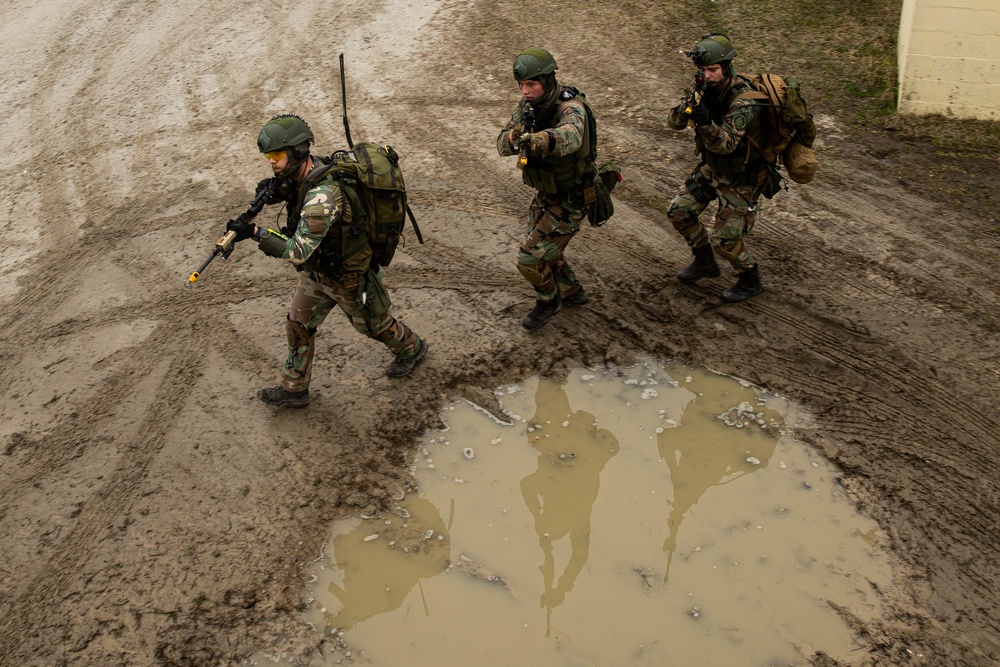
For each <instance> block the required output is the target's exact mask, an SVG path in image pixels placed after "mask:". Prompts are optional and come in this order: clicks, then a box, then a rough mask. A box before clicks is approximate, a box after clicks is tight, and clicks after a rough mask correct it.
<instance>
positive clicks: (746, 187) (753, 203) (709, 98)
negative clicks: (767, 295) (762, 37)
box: [667, 34, 773, 302]
mask: <svg viewBox="0 0 1000 667" xmlns="http://www.w3.org/2000/svg"><path fill="white" fill-rule="evenodd" d="M686 55H687V56H688V57H689V58H691V60H692V62H693V63H694V64H695V66H696V67H697V68H698V73H697V74H696V76H695V81H694V83H693V84H692V86H691V87H690V88H689V89H688V91H687V94H686V95H685V96H684V98H683V99H682V100H681V102H680V104H678V105H677V106H676V107H674V109H673V110H672V112H671V114H670V118H669V119H668V121H667V123H668V125H669V126H670V127H671V128H673V129H674V130H683V129H685V128H687V127H688V126H689V125H693V126H694V129H695V146H696V148H697V151H698V153H700V155H701V163H700V164H698V166H697V167H695V169H694V171H693V172H691V175H690V176H688V178H687V181H686V182H685V183H684V185H683V186H682V187H681V188H680V190H679V191H678V192H677V194H676V195H675V196H674V198H673V200H672V201H671V202H670V206H669V207H668V208H667V218H668V219H669V220H670V222H671V224H672V225H673V226H674V229H676V230H677V231H678V232H679V233H680V234H681V236H683V237H684V239H685V240H686V241H687V243H688V246H689V247H690V248H691V251H692V253H693V254H694V262H692V263H691V265H690V266H688V267H687V268H685V269H684V270H682V271H681V272H680V273H678V274H677V277H678V279H680V281H681V282H685V283H693V282H695V281H697V280H701V279H702V278H715V277H718V276H719V275H721V271H720V270H719V265H718V264H717V263H716V255H718V256H719V257H721V258H723V259H725V260H728V261H729V263H730V264H731V265H732V267H733V268H734V269H736V271H737V281H736V284H735V285H733V286H732V287H730V288H728V289H726V290H724V291H723V292H722V298H723V300H725V301H728V302H738V301H745V300H746V299H749V298H750V297H753V296H756V295H758V294H760V293H761V292H763V291H764V288H763V286H762V285H761V282H760V267H759V266H758V263H757V260H756V259H755V258H754V256H753V255H752V254H751V252H750V249H749V248H748V247H747V244H746V242H745V241H744V239H745V237H746V236H747V235H748V234H750V232H751V230H753V226H754V222H755V221H756V218H757V200H758V199H759V197H760V195H761V192H762V190H763V189H764V188H765V187H768V186H769V179H770V178H771V174H770V172H769V170H768V163H767V161H766V160H765V159H764V157H763V156H762V155H761V154H760V152H759V151H758V150H757V148H756V147H755V146H761V145H763V143H764V141H765V139H766V137H765V136H764V135H765V129H764V128H763V127H762V125H761V113H760V106H759V105H758V103H757V102H756V101H755V100H751V99H737V96H738V95H740V94H741V93H746V92H751V91H753V86H752V84H751V83H750V81H749V80H748V79H747V78H745V77H743V76H740V75H738V74H736V73H735V72H734V71H733V62H732V61H733V58H735V57H736V50H735V49H734V48H733V44H732V42H731V41H730V40H729V38H728V37H726V36H725V35H722V34H709V35H706V36H705V37H703V38H702V39H701V41H699V42H698V43H697V44H696V45H695V47H694V50H693V51H688V52H686ZM771 194H773V193H771ZM716 199H718V202H719V208H718V211H717V212H716V214H715V223H714V225H713V226H712V228H711V230H706V228H705V225H703V224H702V223H701V221H700V220H699V216H700V215H701V213H702V212H703V211H704V210H705V209H706V208H707V207H708V205H709V204H710V203H712V202H713V201H715V200H716Z"/></svg>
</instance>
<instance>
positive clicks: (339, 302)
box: [281, 270, 420, 392]
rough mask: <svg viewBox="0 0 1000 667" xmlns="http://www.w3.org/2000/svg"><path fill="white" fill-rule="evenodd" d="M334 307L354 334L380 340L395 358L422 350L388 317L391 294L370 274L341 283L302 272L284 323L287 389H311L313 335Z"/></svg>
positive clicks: (411, 335)
mask: <svg viewBox="0 0 1000 667" xmlns="http://www.w3.org/2000/svg"><path fill="white" fill-rule="evenodd" d="M334 306H340V309H341V310H342V311H344V314H345V315H347V319H349V320H350V321H351V324H352V325H353V326H354V328H355V329H357V331H358V332H360V333H363V334H364V335H366V336H368V337H369V338H373V339H375V340H377V341H379V342H381V343H382V344H384V345H385V346H386V347H387V348H389V351H390V352H392V353H393V354H396V355H400V356H402V357H411V356H413V355H415V354H416V353H417V350H418V349H419V348H420V337H419V336H417V334H416V333H414V332H413V330H412V329H410V328H409V327H408V326H406V325H405V324H403V323H402V322H400V321H399V320H397V319H396V318H394V317H393V316H392V303H391V301H390V300H389V293H388V292H387V291H386V289H385V285H383V284H382V281H381V280H380V279H379V277H378V276H377V275H376V274H375V273H374V272H372V271H371V270H369V271H367V272H366V273H363V274H358V273H345V274H344V276H343V279H342V280H340V281H337V280H333V279H331V278H330V277H328V276H327V275H325V274H323V273H314V272H311V271H302V272H300V273H299V284H298V285H296V287H295V293H294V294H293V295H292V305H291V307H290V308H289V311H288V321H287V322H286V323H285V330H286V332H287V334H288V357H287V358H286V359H285V364H284V366H282V367H281V385H282V386H283V387H284V388H285V391H293V392H294V391H302V390H304V389H308V388H309V380H310V378H311V377H312V361H313V354H314V352H315V349H316V347H315V345H316V331H317V329H319V326H320V325H321V324H322V323H323V321H324V320H325V319H326V316H327V315H329V314H330V311H331V310H333V308H334Z"/></svg>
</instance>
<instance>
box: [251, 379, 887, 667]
mask: <svg viewBox="0 0 1000 667" xmlns="http://www.w3.org/2000/svg"><path fill="white" fill-rule="evenodd" d="M674 378H677V380H674ZM500 396H501V402H502V404H503V406H504V408H505V409H506V410H507V411H508V412H507V415H506V416H508V417H510V419H509V420H503V419H500V420H498V419H496V418H495V417H493V416H491V415H488V414H486V413H485V412H484V411H483V410H481V409H477V408H475V406H471V405H470V404H468V403H464V402H460V403H457V404H452V405H449V406H446V407H445V412H444V418H445V420H446V422H447V428H446V429H444V430H441V431H436V432H434V433H432V434H428V436H427V438H425V439H424V440H423V441H422V442H421V443H420V446H419V447H417V449H416V450H415V451H414V453H413V458H412V460H411V472H412V474H413V476H414V477H415V478H416V480H417V481H418V482H419V491H417V492H415V493H411V494H410V495H408V496H407V497H406V498H405V499H403V500H401V501H400V502H399V504H398V506H394V507H391V508H389V510H388V511H387V512H386V513H385V515H383V516H380V517H378V518H372V519H364V520H363V521H362V520H359V519H356V520H354V521H352V522H343V523H342V524H338V526H336V527H335V536H334V538H333V539H332V541H331V543H330V544H329V549H328V556H329V558H328V559H327V560H326V561H325V562H322V563H317V566H316V568H315V569H314V573H315V575H316V582H315V585H314V586H313V587H312V588H311V591H312V592H313V594H314V595H315V599H314V600H313V601H312V603H311V604H310V605H309V609H308V610H306V612H305V618H307V619H308V621H309V622H310V623H312V624H313V625H315V626H316V627H317V628H318V629H321V630H322V631H323V638H324V639H323V641H322V642H321V644H320V645H321V646H322V647H323V649H324V655H323V656H322V657H321V658H320V657H317V660H316V661H315V662H314V663H313V664H314V665H316V666H319V665H323V667H330V666H333V665H337V664H346V663H349V662H350V663H357V664H367V665H373V666H375V667H388V666H389V665H399V664H405V665H410V666H412V667H439V666H440V665H472V664H487V665H492V664H545V665H551V666H553V667H580V665H596V664H600V665H619V664H626V665H630V666H635V667H662V666H663V665H737V664H738V665H747V666H748V667H770V666H771V665H779V664H780V665H789V664H796V665H804V664H809V662H810V660H811V659H812V658H813V657H814V656H815V655H816V653H817V652H818V651H822V652H824V653H826V654H827V655H829V656H831V658H833V659H835V660H837V661H838V664H844V665H847V664H854V663H853V662H852V661H854V660H855V659H856V657H857V656H858V655H860V654H858V653H857V652H856V650H855V649H856V648H857V647H858V646H859V645H861V644H863V640H858V639H856V638H855V636H854V635H853V633H852V628H851V627H850V626H848V625H847V624H846V623H845V622H844V617H845V616H850V617H856V618H858V619H860V620H861V621H862V622H868V620H870V619H874V618H878V616H879V613H880V609H881V600H880V598H881V593H880V591H883V590H886V589H887V587H889V586H890V585H891V572H890V571H889V570H888V568H887V564H886V560H885V555H886V554H885V552H884V551H883V548H882V547H881V546H880V545H881V536H880V533H879V532H878V531H877V530H876V527H875V526H874V524H873V523H872V522H871V521H870V520H869V519H866V518H864V517H862V516H860V515H858V514H857V512H856V510H855V508H853V507H852V506H851V505H850V504H849V503H848V502H845V499H844V498H843V493H842V489H841V488H840V487H839V486H838V485H836V484H835V479H836V476H837V472H836V470H835V469H833V468H832V466H829V465H828V464H827V463H826V462H825V461H823V460H822V458H821V457H819V456H817V455H816V453H815V452H814V451H812V450H811V449H810V448H808V447H807V446H805V445H803V444H802V443H801V442H798V441H796V440H795V438H794V435H793V432H794V431H795V430H796V429H797V428H800V427H801V428H810V427H812V426H811V424H808V419H807V418H805V419H804V418H803V416H802V414H801V412H799V411H798V409H797V408H796V407H795V406H792V405H791V404H789V403H788V402H787V401H785V400H783V399H780V397H773V396H768V395H765V394H763V393H761V392H760V391H759V390H755V389H754V388H753V387H750V386H748V385H746V384H743V385H742V386H741V384H740V382H739V381H738V380H735V379H733V378H729V377H725V376H720V375H717V374H714V373H711V372H706V371H703V370H701V369H692V368H689V367H683V366H677V365H672V366H670V367H669V368H665V367H663V366H662V365H660V364H658V363H651V364H647V365H642V366H637V367H635V368H630V369H626V370H625V371H624V372H620V371H617V370H616V371H606V372H594V371H587V370H582V371H574V372H572V373H570V374H569V376H568V377H567V378H566V379H558V380H552V379H539V378H531V379H529V380H527V381H525V382H524V383H523V384H522V385H520V386H517V387H505V388H503V389H502V390H500ZM765 406H769V407H771V408H773V410H770V409H767V408H766V407H765ZM521 415H524V416H521ZM527 415H531V416H530V418H525V416H527ZM720 417H722V418H720ZM786 421H787V422H789V423H792V424H794V425H795V428H792V429H788V428H786V426H785V422H786ZM751 472H752V473H754V474H749V473H751ZM442 517H443V520H442ZM675 556H676V557H675ZM661 573H663V575H664V576H663V581H659V579H660V574H661ZM442 574H443V575H445V576H438V575H442ZM668 580H669V582H670V585H669V586H667V585H666V582H667V581H668ZM557 607H558V611H555V610H556V608H557ZM837 610H844V611H842V612H838V611H837ZM841 614H843V615H841ZM556 615H558V619H557V620H555V619H553V617H554V616H556ZM261 664H263V663H261Z"/></svg>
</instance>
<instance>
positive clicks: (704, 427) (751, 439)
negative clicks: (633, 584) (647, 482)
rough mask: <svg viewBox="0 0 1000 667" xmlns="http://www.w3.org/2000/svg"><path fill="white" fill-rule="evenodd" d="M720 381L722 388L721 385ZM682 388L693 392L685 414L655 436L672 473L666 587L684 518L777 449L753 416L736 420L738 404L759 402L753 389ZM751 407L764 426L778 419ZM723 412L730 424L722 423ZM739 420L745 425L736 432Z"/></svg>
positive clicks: (714, 382) (714, 380) (698, 381)
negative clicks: (708, 493) (709, 493)
mask: <svg viewBox="0 0 1000 667" xmlns="http://www.w3.org/2000/svg"><path fill="white" fill-rule="evenodd" d="M718 383H725V385H726V386H725V387H721V386H719V384H718ZM730 383H731V385H732V387H735V391H734V390H733V389H732V388H731V387H730ZM706 385H710V386H706ZM684 388H685V389H687V390H688V391H690V392H693V397H692V400H691V402H689V403H688V404H687V406H686V407H685V408H684V410H683V416H682V417H680V418H678V419H677V421H678V422H679V425H678V426H677V427H676V428H668V429H664V430H663V432H662V433H660V434H659V435H658V436H657V448H658V449H659V453H660V458H662V459H663V460H664V461H665V462H666V464H667V467H668V468H669V469H670V481H671V483H672V484H673V502H672V503H671V510H670V516H669V518H668V519H667V530H668V533H667V539H666V540H664V542H663V552H664V553H665V554H667V567H666V571H665V572H664V573H663V587H664V588H666V587H667V583H668V581H669V579H670V565H671V562H672V561H673V558H674V551H675V550H676V549H677V534H678V532H679V531H680V526H681V522H682V521H683V520H684V516H685V515H686V514H687V513H688V511H690V509H691V508H692V507H694V505H695V504H696V503H697V502H698V500H699V499H700V498H701V497H702V495H704V494H705V492H706V491H708V490H709V489H710V488H712V487H713V486H717V485H721V484H728V483H730V482H732V481H735V480H736V479H738V478H739V477H742V476H743V475H745V474H747V473H751V472H754V471H756V470H760V469H762V468H765V467H766V466H767V462H768V461H769V460H770V459H771V456H772V455H773V454H774V448H775V446H776V445H777V437H776V436H775V435H774V434H772V433H770V432H765V431H764V429H762V428H761V427H760V425H759V424H758V423H757V420H756V418H753V419H750V418H749V414H744V415H743V416H742V417H741V416H740V412H739V410H738V406H740V405H741V404H743V403H747V404H749V406H757V404H758V403H759V402H760V399H758V398H757V395H756V393H755V392H754V390H753V389H752V388H749V387H742V386H740V385H739V384H738V383H737V382H736V381H734V380H732V379H731V378H727V377H723V376H718V377H714V376H710V375H709V376H696V377H695V378H694V379H693V380H692V381H691V382H689V383H687V384H685V385H684ZM753 409H755V410H757V411H758V412H761V411H763V412H764V413H765V414H764V416H763V418H764V420H765V423H768V424H769V423H771V422H773V421H775V420H776V421H777V422H780V421H781V417H780V415H778V413H776V412H775V411H773V410H765V409H764V408H761V407H754V408H753ZM724 413H726V414H727V415H728V416H727V419H729V422H730V423H731V424H732V425H727V424H726V422H725V421H723V420H721V419H720V415H723V414H724ZM737 422H748V423H746V424H744V426H743V428H740V429H737V428H736V426H735V424H736V423H737ZM748 459H752V460H753V461H756V462H751V461H750V460H748Z"/></svg>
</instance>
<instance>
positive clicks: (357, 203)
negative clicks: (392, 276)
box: [302, 141, 424, 266]
mask: <svg viewBox="0 0 1000 667" xmlns="http://www.w3.org/2000/svg"><path fill="white" fill-rule="evenodd" d="M323 162H324V163H325V164H324V165H323V166H322V167H320V168H319V169H314V170H313V172H312V173H310V174H309V177H308V178H307V179H306V182H305V183H303V184H302V191H303V192H305V191H308V190H309V189H310V188H311V187H313V185H314V184H316V183H319V182H321V181H322V180H323V179H325V178H327V177H329V176H332V177H333V178H334V179H336V180H337V181H338V184H339V185H340V186H341V189H342V190H343V191H344V195H345V196H346V197H347V198H348V201H349V202H350V205H351V214H352V216H353V220H352V222H351V225H352V226H354V227H360V228H362V229H364V232H365V234H366V235H367V236H368V243H369V245H370V246H371V248H372V255H373V258H374V260H375V261H376V262H378V264H379V266H389V263H390V262H392V258H393V256H394V255H395V254H396V247H397V246H398V245H399V242H400V239H401V237H402V235H403V226H404V224H405V223H406V216H407V215H408V214H409V215H410V222H411V223H412V224H413V229H414V231H415V232H416V234H417V240H418V241H419V242H420V243H423V242H424V241H423V238H422V237H421V235H420V230H419V228H417V223H416V221H415V220H414V219H413V216H412V214H411V213H410V211H409V208H408V206H407V204H406V185H405V184H404V182H403V171H402V169H400V168H399V155H397V153H396V151H395V150H393V148H392V146H389V145H388V144H377V143H374V142H370V141H366V142H361V143H358V144H355V145H354V147H353V148H351V150H349V151H337V152H335V153H334V154H333V155H331V156H330V157H329V158H327V159H324V160H323Z"/></svg>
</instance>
